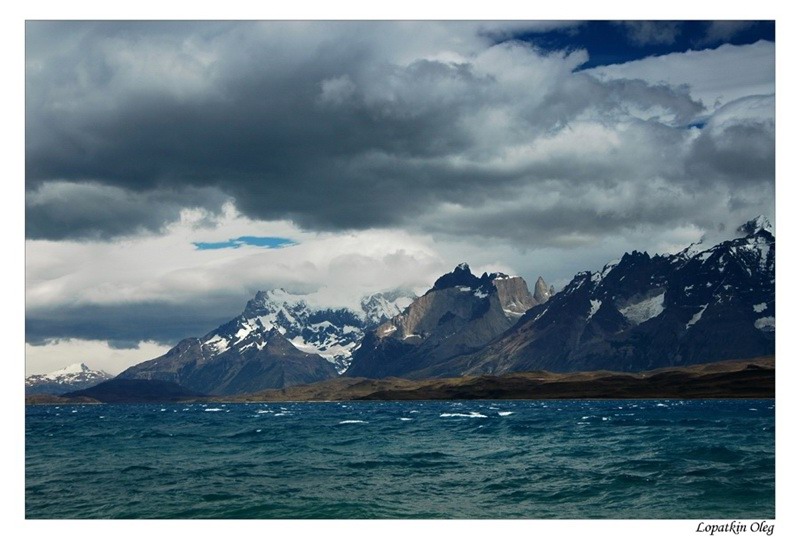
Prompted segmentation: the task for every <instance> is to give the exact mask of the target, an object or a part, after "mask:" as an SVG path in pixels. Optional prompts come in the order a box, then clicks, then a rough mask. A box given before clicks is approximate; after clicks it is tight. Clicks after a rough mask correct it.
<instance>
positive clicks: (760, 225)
mask: <svg viewBox="0 0 800 537" xmlns="http://www.w3.org/2000/svg"><path fill="white" fill-rule="evenodd" d="M737 231H739V232H740V233H745V234H746V235H755V234H756V233H758V232H759V231H766V232H768V233H770V234H773V235H774V234H775V230H774V228H773V227H772V223H770V221H769V220H768V219H767V217H766V216H764V215H763V214H760V215H758V216H756V217H755V218H753V219H752V220H749V221H748V222H746V223H744V224H743V225H741V226H739V228H738V229H737Z"/></svg>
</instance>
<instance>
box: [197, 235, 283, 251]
mask: <svg viewBox="0 0 800 537" xmlns="http://www.w3.org/2000/svg"><path fill="white" fill-rule="evenodd" d="M192 244H194V246H195V248H197V249H198V250H221V249H222V248H241V247H242V246H256V247H258V248H270V249H273V248H284V247H286V246H294V245H295V244H297V243H296V242H295V241H293V240H292V239H285V238H283V237H249V236H248V237H239V238H237V239H228V240H227V241H224V242H194V243H192Z"/></svg>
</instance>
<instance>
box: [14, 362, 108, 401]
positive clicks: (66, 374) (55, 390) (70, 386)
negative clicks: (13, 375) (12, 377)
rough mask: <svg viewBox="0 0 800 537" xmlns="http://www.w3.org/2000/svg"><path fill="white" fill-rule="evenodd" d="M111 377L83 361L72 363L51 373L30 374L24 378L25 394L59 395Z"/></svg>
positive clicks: (90, 385) (87, 386)
mask: <svg viewBox="0 0 800 537" xmlns="http://www.w3.org/2000/svg"><path fill="white" fill-rule="evenodd" d="M111 378H113V375H109V374H108V373H106V372H105V371H95V370H93V369H90V368H89V366H87V365H86V364H84V363H79V364H72V365H69V366H67V367H65V368H63V369H59V370H58V371H53V372H52V373H45V374H43V375H31V376H29V377H26V378H25V394H26V395H34V394H50V395H59V394H62V393H67V392H70V391H75V390H82V389H84V388H90V387H92V386H94V385H96V384H100V383H101V382H103V381H105V380H109V379H111Z"/></svg>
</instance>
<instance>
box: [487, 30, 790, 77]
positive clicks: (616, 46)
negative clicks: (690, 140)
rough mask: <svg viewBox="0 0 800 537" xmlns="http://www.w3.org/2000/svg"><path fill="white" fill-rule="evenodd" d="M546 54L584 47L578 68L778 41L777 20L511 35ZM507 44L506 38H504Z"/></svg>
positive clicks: (553, 31)
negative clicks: (584, 55)
mask: <svg viewBox="0 0 800 537" xmlns="http://www.w3.org/2000/svg"><path fill="white" fill-rule="evenodd" d="M512 39H518V40H521V41H526V42H529V43H532V44H533V45H535V46H537V47H539V48H541V49H543V50H552V51H560V50H575V49H585V50H586V51H587V52H588V53H589V61H588V62H586V63H585V64H583V65H582V66H581V67H580V68H579V70H582V69H591V68H592V67H598V66H601V65H611V64H620V63H625V62H629V61H633V60H641V59H643V58H647V57H649V56H660V55H663V54H670V53H672V52H686V51H687V50H703V49H708V48H716V47H718V46H720V45H722V44H725V43H728V44H732V45H746V44H751V43H755V42H756V41H759V40H764V41H772V42H774V41H775V21H771V20H757V21H716V22H712V21H701V20H697V21H625V22H622V23H618V22H614V21H586V22H584V23H583V24H579V25H577V26H568V27H565V28H561V29H555V30H551V31H547V32H531V33H525V32H522V33H518V34H516V35H514V36H512ZM502 40H505V39H502Z"/></svg>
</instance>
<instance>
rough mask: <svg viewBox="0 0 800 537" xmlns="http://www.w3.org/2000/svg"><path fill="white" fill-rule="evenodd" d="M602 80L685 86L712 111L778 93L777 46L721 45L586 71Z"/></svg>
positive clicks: (765, 44)
mask: <svg viewBox="0 0 800 537" xmlns="http://www.w3.org/2000/svg"><path fill="white" fill-rule="evenodd" d="M586 72H588V73H590V74H592V75H594V76H597V77H598V78H599V79H600V80H613V79H640V80H644V81H646V82H649V83H651V84H662V83H664V84H669V85H671V86H681V85H686V86H687V87H688V90H689V93H690V95H691V96H692V97H693V98H694V99H699V100H701V101H702V102H703V104H704V105H705V106H706V108H707V109H708V110H709V111H713V110H714V109H716V108H719V107H720V106H722V105H724V104H726V103H729V102H731V101H734V100H736V99H739V98H741V97H746V96H749V95H765V94H772V93H775V43H770V42H767V41H759V42H757V43H753V44H752V45H739V46H737V45H722V46H720V47H718V48H716V49H708V50H697V51H693V50H689V51H686V52H682V53H673V54H666V55H663V56H653V57H649V58H645V59H642V60H636V61H632V62H627V63H623V64H618V65H606V66H602V67H596V68H594V69H590V70H587V71H586Z"/></svg>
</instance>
